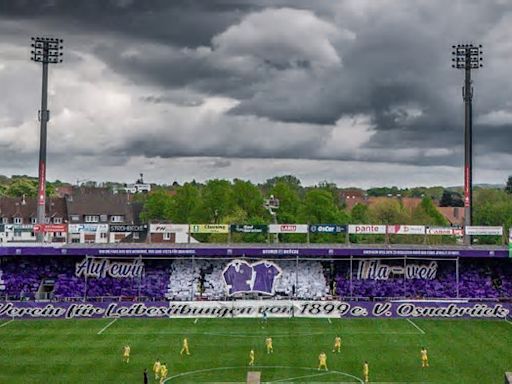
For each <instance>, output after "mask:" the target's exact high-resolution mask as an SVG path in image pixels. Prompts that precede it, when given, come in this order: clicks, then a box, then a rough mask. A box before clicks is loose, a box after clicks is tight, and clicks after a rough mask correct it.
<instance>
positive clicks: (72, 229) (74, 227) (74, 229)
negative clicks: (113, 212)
mask: <svg viewBox="0 0 512 384" xmlns="http://www.w3.org/2000/svg"><path fill="white" fill-rule="evenodd" d="M68 228H69V233H97V232H105V233H107V232H108V224H69V226H68Z"/></svg>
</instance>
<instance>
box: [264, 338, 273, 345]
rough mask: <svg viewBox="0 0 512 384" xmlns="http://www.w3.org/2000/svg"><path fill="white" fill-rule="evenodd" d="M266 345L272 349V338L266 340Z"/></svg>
mask: <svg viewBox="0 0 512 384" xmlns="http://www.w3.org/2000/svg"><path fill="white" fill-rule="evenodd" d="M265 344H266V345H267V347H271V346H272V338H271V337H268V338H267V339H265Z"/></svg>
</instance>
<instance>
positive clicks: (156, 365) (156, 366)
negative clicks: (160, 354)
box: [153, 359, 162, 380]
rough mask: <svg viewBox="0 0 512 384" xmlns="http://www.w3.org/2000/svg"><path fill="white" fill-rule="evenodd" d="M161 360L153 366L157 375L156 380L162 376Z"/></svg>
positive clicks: (157, 360)
mask: <svg viewBox="0 0 512 384" xmlns="http://www.w3.org/2000/svg"><path fill="white" fill-rule="evenodd" d="M161 366H162V364H160V359H156V361H155V364H153V372H154V373H155V380H158V375H159V374H160V367H161Z"/></svg>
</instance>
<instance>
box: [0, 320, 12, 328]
mask: <svg viewBox="0 0 512 384" xmlns="http://www.w3.org/2000/svg"><path fill="white" fill-rule="evenodd" d="M13 321H14V319H11V320H9V321H6V322H5V323H2V324H0V328H2V327H5V326H6V325H7V324H11V323H12V322H13Z"/></svg>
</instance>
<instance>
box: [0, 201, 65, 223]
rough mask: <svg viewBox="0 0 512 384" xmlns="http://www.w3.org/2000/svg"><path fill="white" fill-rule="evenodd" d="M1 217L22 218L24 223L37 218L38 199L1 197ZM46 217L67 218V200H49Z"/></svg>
mask: <svg viewBox="0 0 512 384" xmlns="http://www.w3.org/2000/svg"><path fill="white" fill-rule="evenodd" d="M0 217H8V218H12V217H22V218H23V219H24V221H29V220H30V219H31V218H33V217H37V200H36V197H27V198H23V197H0ZM46 217H62V218H67V210H66V200H65V199H64V198H60V197H49V198H47V199H46Z"/></svg>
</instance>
